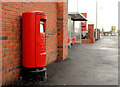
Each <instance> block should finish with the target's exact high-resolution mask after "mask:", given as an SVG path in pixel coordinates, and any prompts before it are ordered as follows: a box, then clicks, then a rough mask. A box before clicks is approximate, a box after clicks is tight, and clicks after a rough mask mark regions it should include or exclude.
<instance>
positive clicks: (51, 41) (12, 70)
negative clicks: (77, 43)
mask: <svg viewBox="0 0 120 87" xmlns="http://www.w3.org/2000/svg"><path fill="white" fill-rule="evenodd" d="M1 10H2V29H1V30H2V31H1V33H0V34H1V35H0V37H1V39H0V42H1V43H2V44H1V46H2V54H1V57H2V71H1V73H2V79H1V80H2V85H5V84H9V83H11V82H14V81H15V80H17V79H18V78H19V76H20V72H21V65H22V62H21V59H22V44H21V43H22V38H21V37H22V36H21V35H22V32H21V31H22V13H23V12H26V11H28V10H32V11H43V12H45V13H46V15H47V24H46V51H47V61H46V62H47V64H50V63H51V62H53V61H55V60H57V59H59V60H64V59H66V58H67V57H68V45H67V40H68V35H67V34H68V24H67V23H68V3H67V2H2V9H1ZM28 32H29V31H28Z"/></svg>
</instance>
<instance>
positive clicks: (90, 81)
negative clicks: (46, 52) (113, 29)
mask: <svg viewBox="0 0 120 87" xmlns="http://www.w3.org/2000/svg"><path fill="white" fill-rule="evenodd" d="M117 39H118V38H117V37H116V36H104V37H101V39H100V40H98V41H96V42H95V43H93V44H80V45H79V44H78V45H74V46H72V48H70V49H69V58H68V59H66V60H65V61H62V62H61V61H58V62H55V63H52V64H50V65H49V66H48V67H47V69H48V80H47V82H46V83H44V84H45V85H117V84H118V40H117Z"/></svg>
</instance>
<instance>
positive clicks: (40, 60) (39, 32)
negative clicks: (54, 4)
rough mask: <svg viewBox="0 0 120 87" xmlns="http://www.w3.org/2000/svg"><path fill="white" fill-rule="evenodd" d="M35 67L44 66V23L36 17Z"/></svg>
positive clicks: (39, 17) (40, 18)
mask: <svg viewBox="0 0 120 87" xmlns="http://www.w3.org/2000/svg"><path fill="white" fill-rule="evenodd" d="M35 60H36V67H44V66H45V65H46V21H42V17H41V15H36V59H35Z"/></svg>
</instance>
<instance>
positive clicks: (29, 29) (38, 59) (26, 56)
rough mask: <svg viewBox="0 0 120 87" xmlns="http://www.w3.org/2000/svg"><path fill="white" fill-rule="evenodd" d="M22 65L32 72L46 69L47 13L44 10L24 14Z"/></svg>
mask: <svg viewBox="0 0 120 87" xmlns="http://www.w3.org/2000/svg"><path fill="white" fill-rule="evenodd" d="M22 66H23V67H24V68H26V69H28V71H30V72H31V71H32V72H33V70H34V72H41V70H42V71H45V70H46V68H44V67H45V66H46V14H45V13H43V12H40V11H28V12H24V13H23V14H22Z"/></svg>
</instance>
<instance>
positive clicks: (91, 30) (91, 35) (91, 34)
mask: <svg viewBox="0 0 120 87" xmlns="http://www.w3.org/2000/svg"><path fill="white" fill-rule="evenodd" d="M88 39H90V40H91V41H90V43H94V42H95V38H94V24H88Z"/></svg>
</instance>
